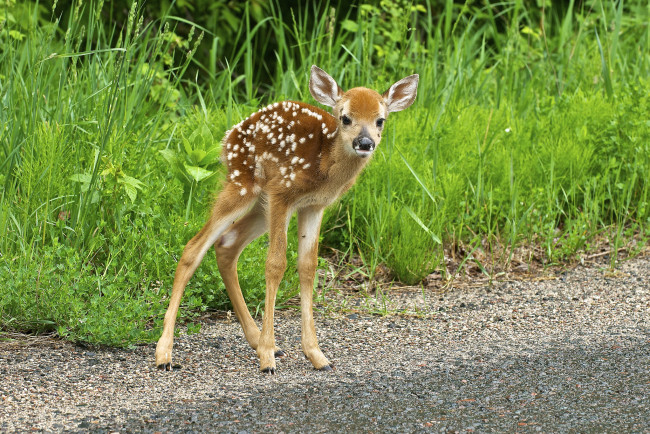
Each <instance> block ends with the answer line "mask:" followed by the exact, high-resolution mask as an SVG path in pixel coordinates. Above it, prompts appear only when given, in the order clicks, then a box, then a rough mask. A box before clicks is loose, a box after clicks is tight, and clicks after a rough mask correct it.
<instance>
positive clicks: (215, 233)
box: [156, 185, 256, 370]
mask: <svg viewBox="0 0 650 434" xmlns="http://www.w3.org/2000/svg"><path fill="white" fill-rule="evenodd" d="M255 199H256V198H255V196H253V195H248V196H243V197H242V196H241V195H240V194H239V190H238V189H237V188H236V187H234V186H233V187H231V186H229V185H226V187H225V188H224V190H223V191H222V192H221V194H219V197H218V198H217V201H216V202H215V205H214V208H213V209H212V214H211V215H210V218H209V219H208V221H207V223H206V224H205V225H204V226H203V228H202V229H201V230H200V231H199V233H197V234H196V235H195V236H194V238H192V239H191V240H190V241H189V242H188V243H187V245H186V246H185V249H184V250H183V254H182V256H181V259H180V260H179V261H178V266H177V267H176V274H175V276H174V284H173V286H172V295H171V298H170V300H169V307H168V308H167V312H166V313H165V321H164V323H163V332H162V335H161V336H160V339H159V340H158V345H157V346H156V365H157V366H158V368H159V369H163V370H171V366H172V365H171V362H172V347H173V345H174V327H175V325H176V315H177V314H178V308H179V306H180V303H181V298H182V297H183V292H184V291H185V286H186V285H187V282H188V281H189V280H190V278H191V277H192V275H193V274H194V272H195V271H196V269H197V267H198V266H199V264H200V263H201V260H202V259H203V256H204V255H205V253H206V252H207V250H208V249H209V248H210V247H211V246H212V245H213V244H214V243H215V242H216V241H217V239H218V238H219V236H220V235H221V234H222V233H223V231H224V230H226V229H227V228H228V226H230V225H231V224H232V223H233V221H235V220H237V219H238V218H239V217H240V216H241V215H242V214H244V213H245V212H246V210H247V209H248V207H250V205H251V204H252V202H253V201H254V200H255Z"/></svg>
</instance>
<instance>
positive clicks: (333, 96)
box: [309, 65, 343, 107]
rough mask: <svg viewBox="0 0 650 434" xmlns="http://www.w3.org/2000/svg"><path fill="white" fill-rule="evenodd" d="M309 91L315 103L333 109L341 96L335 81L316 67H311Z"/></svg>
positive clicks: (341, 92)
mask: <svg viewBox="0 0 650 434" xmlns="http://www.w3.org/2000/svg"><path fill="white" fill-rule="evenodd" d="M309 91H310V92H311V95H312V96H313V97H314V99H316V101H318V102H319V103H321V104H323V105H326V106H329V107H334V106H335V105H336V102H337V101H338V100H339V99H341V95H343V91H342V90H341V88H340V87H339V85H338V84H336V81H334V79H333V78H332V77H330V75H329V74H328V73H327V72H325V71H323V70H322V69H320V68H319V67H318V66H316V65H312V67H311V77H309Z"/></svg>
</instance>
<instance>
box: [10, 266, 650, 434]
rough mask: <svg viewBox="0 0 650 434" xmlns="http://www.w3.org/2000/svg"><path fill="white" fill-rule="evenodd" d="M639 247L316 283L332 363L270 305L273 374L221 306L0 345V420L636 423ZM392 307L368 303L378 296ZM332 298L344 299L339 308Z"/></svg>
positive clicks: (642, 387) (644, 292) (641, 366)
mask: <svg viewBox="0 0 650 434" xmlns="http://www.w3.org/2000/svg"><path fill="white" fill-rule="evenodd" d="M649 282H650V259H648V258H643V257H641V258H636V259H632V260H630V261H626V262H624V263H623V264H622V265H621V266H620V267H619V268H618V269H617V270H615V271H613V272H612V271H611V270H607V269H604V268H601V267H598V266H596V265H593V266H588V267H578V268H576V269H574V270H571V271H567V272H556V273H551V274H550V275H548V276H546V277H543V278H536V279H529V280H520V281H505V282H495V283H493V284H492V285H491V286H490V285H485V286H480V287H476V286H474V287H470V286H468V285H466V286H465V287H461V288H456V289H453V290H451V291H448V292H446V293H445V294H443V295H441V294H438V293H435V292H433V291H422V290H419V289H410V290H409V289H400V290H397V291H394V292H391V293H389V295H388V296H387V299H382V298H381V297H378V298H375V297H370V298H363V297H360V296H354V295H351V294H349V293H348V294H339V293H336V292H334V291H332V292H331V293H330V294H329V295H328V297H329V298H328V299H327V300H326V302H325V304H326V305H329V306H338V307H339V308H337V309H328V312H338V313H328V314H322V313H321V314H320V315H317V317H316V320H317V329H318V332H319V339H320V341H321V347H322V349H323V351H324V352H325V354H326V355H327V356H328V357H329V358H330V360H331V361H332V362H333V363H334V364H335V367H336V369H335V370H334V371H332V372H316V371H314V370H312V368H311V365H310V364H309V362H307V360H305V359H304V357H303V356H302V354H301V351H300V342H299V336H300V332H299V328H300V322H299V315H298V313H296V312H293V311H290V310H289V311H287V310H285V311H282V312H280V313H279V315H278V318H277V320H276V334H277V338H278V344H279V345H280V346H281V347H282V348H283V349H284V350H285V351H286V352H287V354H288V355H287V357H285V358H283V359H281V360H280V361H279V362H278V372H277V374H276V375H275V376H268V375H262V374H260V373H259V372H258V368H257V359H256V355H255V352H254V351H252V350H251V349H250V348H249V347H248V346H247V344H246V342H245V340H244V339H243V335H242V332H241V329H240V327H239V325H238V324H237V323H236V322H235V321H233V319H232V318H229V317H228V316H226V315H224V314H220V315H214V316H213V317H211V318H207V319H206V320H205V321H204V322H203V325H202V330H201V332H200V333H198V334H194V335H189V336H188V335H182V336H180V337H179V338H177V340H176V346H175V354H174V363H180V364H181V365H182V368H181V369H180V370H176V371H172V372H161V371H158V370H157V369H155V367H154V366H153V361H154V349H155V346H154V345H147V346H142V347H137V348H136V349H132V350H121V349H112V348H87V347H86V348H84V347H80V346H75V345H73V344H70V343H66V342H62V341H58V340H44V339H38V340H36V343H30V341H28V340H19V341H16V342H13V343H11V342H10V343H2V344H0V377H1V378H2V382H1V384H0V431H2V432H16V431H21V432H22V431H28V430H36V431H48V432H49V431H55V432H58V431H89V430H90V431H95V432H114V431H129V432H131V431H134V432H141V431H143V432H156V431H163V432H165V431H170V432H177V431H180V432H191V431H195V432H204V431H219V432H260V431H273V432H281V431H285V432H295V431H308V432H333V431H352V432H378V431H400V432H402V431H406V432H419V431H423V432H439V431H445V432H448V431H452V432H453V431H463V432H467V431H469V432H472V431H475V432H483V431H521V432H528V431H542V432H558V431H560V432H565V431H572V432H603V431H607V432H615V431H623V432H650V398H649V397H650V373H649V368H650V363H649V355H650V327H649V326H650V283H649ZM383 302H386V303H387V305H386V307H387V309H388V311H390V312H400V313H399V314H397V315H389V316H379V315H370V314H369V313H368V312H370V311H371V309H379V308H383V307H384V305H383ZM343 307H345V309H343Z"/></svg>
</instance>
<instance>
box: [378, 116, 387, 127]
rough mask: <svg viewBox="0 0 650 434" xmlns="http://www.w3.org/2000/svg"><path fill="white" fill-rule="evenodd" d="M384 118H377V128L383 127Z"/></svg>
mask: <svg viewBox="0 0 650 434" xmlns="http://www.w3.org/2000/svg"><path fill="white" fill-rule="evenodd" d="M385 120H386V119H384V118H380V119H377V128H381V127H383V126H384V121H385Z"/></svg>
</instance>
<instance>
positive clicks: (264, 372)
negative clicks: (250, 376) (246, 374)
mask: <svg viewBox="0 0 650 434" xmlns="http://www.w3.org/2000/svg"><path fill="white" fill-rule="evenodd" d="M262 373H263V374H271V375H275V368H264V369H262Z"/></svg>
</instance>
